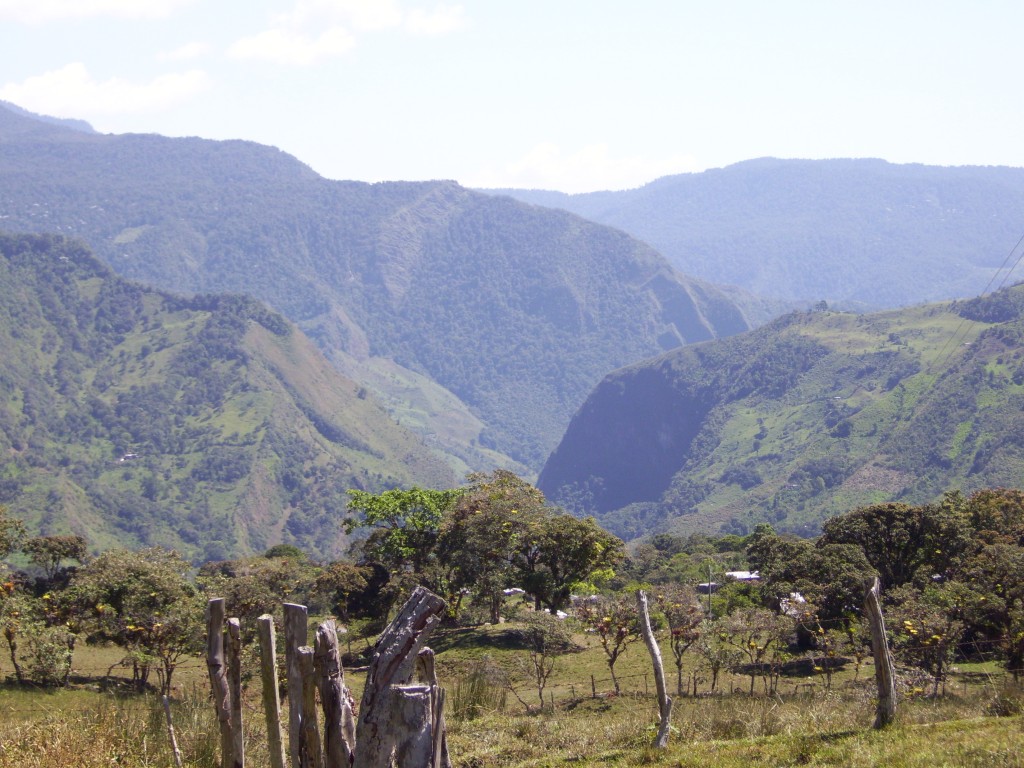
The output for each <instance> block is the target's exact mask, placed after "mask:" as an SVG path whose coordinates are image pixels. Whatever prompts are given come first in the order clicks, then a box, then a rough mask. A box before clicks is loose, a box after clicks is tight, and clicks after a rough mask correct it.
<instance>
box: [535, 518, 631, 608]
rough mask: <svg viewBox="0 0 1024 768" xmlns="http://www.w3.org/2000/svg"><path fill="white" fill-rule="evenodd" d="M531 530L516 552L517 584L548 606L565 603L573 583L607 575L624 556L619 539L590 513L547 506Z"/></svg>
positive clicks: (583, 582)
mask: <svg viewBox="0 0 1024 768" xmlns="http://www.w3.org/2000/svg"><path fill="white" fill-rule="evenodd" d="M530 533H531V538H530V539H529V540H527V541H525V542H524V546H523V547H522V548H521V549H520V551H519V554H518V555H517V562H516V566H517V568H518V570H519V579H520V584H521V586H522V588H523V589H525V590H526V591H527V593H528V594H530V595H532V596H533V597H534V599H535V601H536V603H537V605H538V606H540V605H543V606H546V607H547V608H548V609H549V610H551V611H558V610H562V609H563V608H565V607H566V606H568V604H569V598H570V596H571V593H572V590H573V588H574V586H576V585H579V584H586V583H588V582H589V583H590V585H591V586H596V585H594V584H593V582H594V581H602V580H607V579H610V578H611V577H612V576H614V573H615V571H614V569H615V567H616V566H617V565H618V564H619V563H620V562H621V561H622V558H623V544H622V540H621V539H619V538H618V537H617V536H614V535H612V534H610V533H608V532H607V531H606V530H604V529H603V528H601V526H599V525H598V524H597V522H596V521H595V520H594V518H592V517H588V518H584V519H582V520H581V519H579V518H577V517H573V516H572V515H569V514H560V513H557V512H554V511H549V512H548V513H547V514H546V515H545V516H544V517H543V518H541V520H540V524H539V525H537V526H534V527H532V528H531V529H530Z"/></svg>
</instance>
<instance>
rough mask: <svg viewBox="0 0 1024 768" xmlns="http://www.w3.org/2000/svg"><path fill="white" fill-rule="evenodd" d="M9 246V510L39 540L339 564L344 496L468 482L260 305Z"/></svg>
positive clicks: (5, 466)
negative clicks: (169, 288)
mask: <svg viewBox="0 0 1024 768" xmlns="http://www.w3.org/2000/svg"><path fill="white" fill-rule="evenodd" d="M2 244H3V246H4V249H5V255H6V256H7V258H6V259H5V260H3V262H2V264H0V268H2V269H0V272H2V274H0V279H2V281H3V285H4V290H5V293H4V297H3V301H2V302H0V305H2V306H0V355H2V362H0V447H2V449H3V453H2V456H3V459H2V461H0V481H2V486H0V492H2V494H3V496H2V498H0V502H3V503H5V504H7V505H8V506H9V507H10V509H11V511H12V512H13V513H14V514H17V515H18V516H20V517H22V518H23V519H25V521H26V522H27V523H28V525H29V527H30V529H31V530H32V531H38V532H43V533H60V532H68V531H73V532H76V533H81V534H83V535H85V536H86V537H87V538H88V539H89V540H90V542H92V544H93V545H94V546H96V547H98V548H104V547H109V546H113V545H116V544H120V545H139V544H162V545H165V546H173V547H175V548H178V549H180V550H182V551H184V552H186V553H188V554H189V555H190V556H195V557H198V558H202V557H213V558H217V557H223V556H226V555H229V554H231V553H245V552H253V551H257V552H258V551H262V550H263V549H265V548H266V547H267V546H269V545H270V544H273V543H277V542H279V541H281V540H285V541H293V542H296V543H300V544H301V545H302V546H304V547H306V548H308V549H309V550H310V551H316V552H319V553H321V554H323V555H325V556H327V555H333V554H337V553H338V552H339V551H340V549H341V547H342V546H343V544H344V539H343V536H342V534H341V531H340V525H339V519H340V517H341V515H342V514H343V511H344V504H345V501H346V496H345V491H346V490H347V489H348V488H350V487H360V488H366V489H382V488H385V487H392V486H394V485H411V484H421V485H427V486H441V487H447V486H450V485H451V484H452V483H453V482H454V481H455V477H454V475H453V473H452V471H451V469H450V467H448V466H447V465H446V464H445V462H444V461H443V460H442V459H441V458H440V457H439V456H437V455H436V454H435V452H434V451H432V450H431V449H429V448H427V447H426V446H425V445H424V444H423V443H422V441H421V440H420V439H419V438H417V437H415V436H414V435H413V434H412V433H410V432H408V431H407V430H404V429H402V428H400V427H399V426H398V425H396V424H395V423H394V422H393V421H392V420H391V418H390V417H389V416H388V414H387V413H386V411H385V410H384V409H383V408H382V407H381V406H380V404H379V403H377V402H376V401H374V400H373V399H372V398H371V397H368V396H367V395H366V393H365V392H364V391H363V390H361V388H360V387H359V386H358V385H356V384H355V383H354V382H353V381H351V380H350V379H346V378H344V377H342V376H340V375H339V374H338V373H337V372H336V371H335V369H334V368H333V367H332V366H330V364H328V363H327V362H326V361H325V360H324V359H323V357H322V356H321V355H320V354H319V353H318V352H317V351H316V349H315V347H314V346H313V345H312V344H311V343H310V342H309V341H308V339H306V338H305V337H304V336H302V335H301V334H300V333H299V332H297V331H295V330H294V329H292V328H290V327H289V326H288V325H287V323H285V322H284V321H283V320H282V319H281V318H280V317H278V316H275V315H273V314H271V313H269V312H267V311H266V310H265V309H263V308H261V307H260V306H259V305H258V304H256V303H255V302H252V301H250V300H246V299H239V298H237V297H236V298H233V299H232V298H217V297H204V298H199V299H196V300H187V301H186V300H182V299H178V298H175V297H172V296H169V295H166V294H161V293H157V292H154V291H149V290H146V289H143V288H140V287H138V286H134V285H131V284H129V283H127V282H125V281H123V280H121V279H120V278H117V277H115V276H113V275H112V274H111V273H109V271H108V270H106V268H104V267H102V266H101V265H99V264H98V262H96V261H95V260H94V259H92V257H91V256H90V255H89V254H88V253H87V252H86V251H84V250H83V249H82V248H81V247H80V246H79V245H78V244H75V243H71V242H67V241H63V240H59V239H55V240H46V239H32V238H20V239H19V238H8V239H4V240H3V243H2ZM128 454H131V456H130V457H128V456H127V455H128Z"/></svg>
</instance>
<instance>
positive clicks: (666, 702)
mask: <svg viewBox="0 0 1024 768" xmlns="http://www.w3.org/2000/svg"><path fill="white" fill-rule="evenodd" d="M636 601H637V604H638V605H639V607H640V629H641V631H642V632H643V634H644V642H645V643H646V644H647V651H648V652H649V653H650V654H651V663H652V664H653V665H654V683H655V685H656V686H657V690H658V713H659V714H660V715H661V724H660V725H659V726H658V735H657V736H656V737H655V739H654V746H656V747H658V748H659V749H665V747H667V746H668V736H669V731H670V729H671V727H672V697H671V696H669V695H668V688H667V687H666V686H665V667H664V665H663V664H662V663H661V648H659V647H658V640H657V638H655V636H654V630H652V629H651V614H650V612H649V611H648V609H647V593H646V592H644V591H643V590H642V589H638V590H637V591H636ZM646 688H647V675H646V674H645V675H644V689H645V693H646Z"/></svg>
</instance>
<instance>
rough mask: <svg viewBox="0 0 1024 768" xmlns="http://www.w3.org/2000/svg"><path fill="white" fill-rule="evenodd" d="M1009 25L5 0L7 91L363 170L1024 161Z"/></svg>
mask: <svg viewBox="0 0 1024 768" xmlns="http://www.w3.org/2000/svg"><path fill="white" fill-rule="evenodd" d="M1021 29H1024V3H1021V2H1019V0H1006V1H1005V2H1004V1H1002V0H972V1H971V2H967V0H957V1H956V2H946V1H945V0H927V1H925V2H918V1H917V0H885V1H884V2H876V1H875V0H860V1H859V2H845V1H844V0H805V1H797V0H793V1H792V2H790V1H788V0H757V1H754V0H699V1H693V0H629V2H625V1H624V0H619V1H618V2H612V1H611V0H515V1H514V2H513V1H512V0H466V2H461V3H458V2H436V0H0V63H2V67H0V99H3V100H6V101H10V102H13V103H15V104H17V105H18V106H21V107H23V108H25V109H28V110H30V111H33V112H37V113H41V114H47V115H53V116H58V117H70V118H79V119H83V120H86V121H88V122H89V123H90V124H92V126H93V127H94V128H95V129H96V130H98V131H101V132H103V133H159V134H162V135H165V136H200V137H203V138H208V139H246V140H250V141H256V142H259V143H261V144H269V145H272V146H276V147H279V148H280V149H282V150H284V151H286V152H288V153H289V154H292V155H294V156H295V157H297V158H298V159H300V160H301V161H302V162H304V163H306V164H307V165H309V166H311V167H312V168H313V169H314V170H315V171H317V172H318V173H320V174H321V175H323V176H325V177H328V178H331V179H354V180H361V181H371V182H372V181H385V180H399V179H401V180H426V179H454V180H456V181H458V182H459V183H461V184H463V185H465V186H468V187H476V188H480V187H514V188H533V189H556V190H560V191H563V192H570V193H576V192H589V191H595V190H621V189H630V188H635V187H638V186H641V185H643V184H645V183H647V182H649V181H652V180H654V179H656V178H659V177H661V176H666V175H670V174H677V173H687V172H699V171H703V170H706V169H709V168H720V167H724V166H726V165H729V164H732V163H736V162H740V161H742V160H748V159H752V158H757V157H767V156H771V157H780V158H812V159H823V158H837V157H844V158H847V157H876V158H882V159H885V160H888V161H890V162H894V163H925V164H929V165H1008V166H1016V167H1024V138H1022V137H1024V101H1022V99H1021V98H1020V97H1019V94H1020V92H1021V87H1020V73H1021V72H1022V71H1024V65H1022V63H1021V62H1022V59H1021V53H1020V46H1019V34H1020V30H1021Z"/></svg>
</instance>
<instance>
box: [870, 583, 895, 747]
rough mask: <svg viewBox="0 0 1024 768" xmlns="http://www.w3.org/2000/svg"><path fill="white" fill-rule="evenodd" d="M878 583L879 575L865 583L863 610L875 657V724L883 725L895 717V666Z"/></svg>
mask: <svg viewBox="0 0 1024 768" xmlns="http://www.w3.org/2000/svg"><path fill="white" fill-rule="evenodd" d="M880 593H881V585H880V584H879V581H878V577H877V576H876V577H874V578H873V579H870V580H869V581H867V582H865V584H864V613H865V614H866V615H867V617H868V626H870V627H871V655H872V656H873V657H874V660H875V682H876V684H877V685H878V707H877V708H876V710H875V726H874V727H875V728H884V727H885V726H887V725H888V724H889V723H891V722H892V721H893V719H894V718H895V717H896V667H895V664H894V663H893V660H892V652H891V651H890V650H889V638H888V637H887V635H886V633H885V617H884V616H882V603H881V600H880V599H879V595H880Z"/></svg>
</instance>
